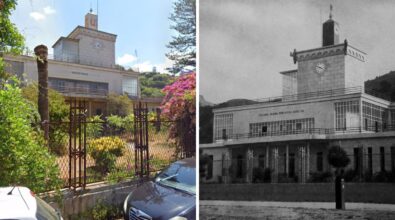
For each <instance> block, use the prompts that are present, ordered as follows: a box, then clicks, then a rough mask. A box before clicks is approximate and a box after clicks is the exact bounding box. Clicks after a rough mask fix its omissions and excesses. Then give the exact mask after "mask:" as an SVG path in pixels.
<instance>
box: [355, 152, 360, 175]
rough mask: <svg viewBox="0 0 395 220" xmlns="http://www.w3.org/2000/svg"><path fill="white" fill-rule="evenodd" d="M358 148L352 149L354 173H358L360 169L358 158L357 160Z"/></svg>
mask: <svg viewBox="0 0 395 220" xmlns="http://www.w3.org/2000/svg"><path fill="white" fill-rule="evenodd" d="M359 151H360V149H359V148H354V171H356V172H359V169H360V166H359V164H360V158H359Z"/></svg>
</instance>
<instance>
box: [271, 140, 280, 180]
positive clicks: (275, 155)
mask: <svg viewBox="0 0 395 220" xmlns="http://www.w3.org/2000/svg"><path fill="white" fill-rule="evenodd" d="M271 169H272V175H271V182H272V183H277V182H278V147H277V146H274V147H273V148H272V167H271Z"/></svg>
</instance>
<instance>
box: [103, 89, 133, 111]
mask: <svg viewBox="0 0 395 220" xmlns="http://www.w3.org/2000/svg"><path fill="white" fill-rule="evenodd" d="M107 105H108V114H109V115H118V116H122V117H123V116H126V115H129V114H131V113H132V112H133V103H132V100H130V99H129V97H128V96H127V95H117V94H114V93H111V94H110V95H109V96H108V104H107Z"/></svg>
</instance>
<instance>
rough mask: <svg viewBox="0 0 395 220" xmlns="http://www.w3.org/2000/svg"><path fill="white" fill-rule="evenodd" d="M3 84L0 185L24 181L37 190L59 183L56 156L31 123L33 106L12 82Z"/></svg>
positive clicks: (0, 109) (47, 188) (0, 116)
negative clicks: (48, 148)
mask: <svg viewBox="0 0 395 220" xmlns="http://www.w3.org/2000/svg"><path fill="white" fill-rule="evenodd" d="M14 81H16V79H15V80H14ZM4 87H5V88H4V89H2V90H0V124H1V126H0V143H1V144H0V155H3V156H1V157H0V176H1V178H0V185H2V186H5V185H13V184H19V185H25V186H27V187H29V188H30V189H32V190H34V191H39V192H41V191H45V190H49V189H54V188H56V187H58V186H59V181H58V176H59V169H58V166H57V163H56V160H55V158H54V157H53V156H52V155H51V154H50V153H49V152H48V150H47V148H46V147H45V144H44V141H43V138H42V134H41V133H40V132H37V131H35V130H34V129H33V128H32V127H31V123H32V122H33V121H32V120H34V118H35V117H32V115H38V113H37V110H36V108H34V106H32V105H31V104H30V103H29V102H27V101H26V100H25V99H24V98H23V97H22V92H21V90H20V89H19V88H18V87H17V86H16V85H15V84H5V86H4Z"/></svg>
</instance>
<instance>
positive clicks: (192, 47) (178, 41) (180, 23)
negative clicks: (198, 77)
mask: <svg viewBox="0 0 395 220" xmlns="http://www.w3.org/2000/svg"><path fill="white" fill-rule="evenodd" d="M173 9H174V11H173V13H172V14H171V16H170V20H171V21H172V22H173V25H172V26H171V29H173V30H175V31H176V32H177V35H176V36H173V39H172V41H170V42H169V44H168V45H167V47H168V48H169V49H170V52H169V53H168V54H166V56H167V57H168V58H169V59H171V60H173V61H175V67H174V70H173V72H179V71H180V70H181V69H182V68H183V67H185V66H195V65H196V63H195V59H196V0H177V1H176V2H175V3H174V6H173Z"/></svg>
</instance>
